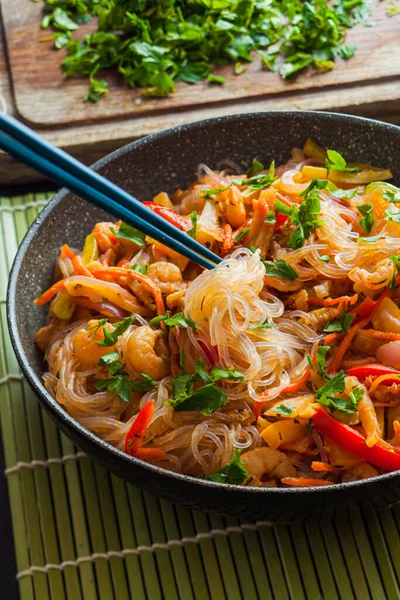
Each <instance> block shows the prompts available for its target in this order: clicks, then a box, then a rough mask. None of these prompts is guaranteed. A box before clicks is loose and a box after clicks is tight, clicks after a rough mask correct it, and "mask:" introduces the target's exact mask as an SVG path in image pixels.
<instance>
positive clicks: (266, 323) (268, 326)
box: [248, 319, 273, 329]
mask: <svg viewBox="0 0 400 600" xmlns="http://www.w3.org/2000/svg"><path fill="white" fill-rule="evenodd" d="M272 327H273V325H272V324H271V323H270V322H269V321H268V319H266V320H265V321H264V323H259V324H258V325H249V326H248V329H271V328H272Z"/></svg>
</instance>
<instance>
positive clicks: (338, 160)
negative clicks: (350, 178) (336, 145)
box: [326, 150, 360, 173]
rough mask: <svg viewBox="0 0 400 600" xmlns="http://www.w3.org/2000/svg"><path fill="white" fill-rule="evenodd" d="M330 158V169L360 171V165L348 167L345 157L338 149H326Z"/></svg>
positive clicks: (328, 166)
mask: <svg viewBox="0 0 400 600" xmlns="http://www.w3.org/2000/svg"><path fill="white" fill-rule="evenodd" d="M326 153H327V155H328V158H327V160H326V168H327V169H328V173H329V171H346V172H347V173H358V172H359V171H360V169H359V168H358V167H348V166H347V163H346V161H345V159H344V158H343V156H342V155H341V154H339V152H336V150H327V151H326Z"/></svg>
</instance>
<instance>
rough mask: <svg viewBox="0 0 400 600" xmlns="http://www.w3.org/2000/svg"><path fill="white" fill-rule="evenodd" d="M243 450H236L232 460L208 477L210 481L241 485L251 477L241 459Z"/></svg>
mask: <svg viewBox="0 0 400 600" xmlns="http://www.w3.org/2000/svg"><path fill="white" fill-rule="evenodd" d="M241 452H242V451H241V450H240V449H238V450H235V453H234V455H233V458H232V460H231V461H230V462H228V463H227V464H226V465H225V466H224V467H222V469H220V470H219V471H217V472H216V473H213V474H212V475H209V476H208V477H207V479H208V480H209V481H216V482H217V483H227V484H231V485H241V484H242V483H245V481H247V479H248V478H249V474H248V472H247V470H246V467H245V466H244V464H243V462H242V461H241V460H240V454H241Z"/></svg>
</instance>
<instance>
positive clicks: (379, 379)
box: [369, 373, 400, 406]
mask: <svg viewBox="0 0 400 600" xmlns="http://www.w3.org/2000/svg"><path fill="white" fill-rule="evenodd" d="M394 377H396V373H394V375H393V373H389V374H388V373H386V375H380V376H379V377H377V378H376V379H374V380H373V382H372V383H371V387H370V388H369V393H370V394H373V393H374V392H375V390H376V388H377V387H378V385H379V384H380V383H382V381H387V380H388V379H393V378H394ZM399 383H400V379H399ZM375 406H376V405H375Z"/></svg>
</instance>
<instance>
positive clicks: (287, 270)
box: [262, 258, 299, 281]
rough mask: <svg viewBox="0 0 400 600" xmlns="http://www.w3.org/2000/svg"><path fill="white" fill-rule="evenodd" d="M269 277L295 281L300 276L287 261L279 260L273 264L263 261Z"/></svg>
mask: <svg viewBox="0 0 400 600" xmlns="http://www.w3.org/2000/svg"><path fill="white" fill-rule="evenodd" d="M262 263H263V265H264V267H265V272H266V275H267V277H280V278H281V279H285V280H286V281H294V280H295V279H297V278H298V276H299V274H298V272H297V271H295V269H293V267H291V266H290V265H289V264H288V263H287V262H286V261H284V260H281V259H280V258H277V259H276V260H275V261H274V262H273V263H270V262H266V261H264V260H263V261H262Z"/></svg>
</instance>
